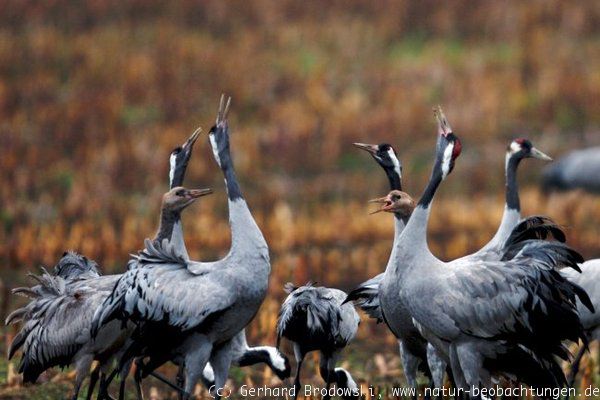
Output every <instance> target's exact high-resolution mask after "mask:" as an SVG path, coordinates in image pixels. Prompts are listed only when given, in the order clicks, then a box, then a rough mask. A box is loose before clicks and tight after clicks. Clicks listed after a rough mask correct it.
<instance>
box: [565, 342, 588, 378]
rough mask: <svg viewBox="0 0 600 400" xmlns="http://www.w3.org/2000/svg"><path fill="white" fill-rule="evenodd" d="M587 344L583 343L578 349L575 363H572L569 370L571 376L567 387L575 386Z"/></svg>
mask: <svg viewBox="0 0 600 400" xmlns="http://www.w3.org/2000/svg"><path fill="white" fill-rule="evenodd" d="M585 350H586V346H585V345H582V346H581V347H580V348H579V351H577V355H576V356H575V358H574V359H573V363H571V370H570V371H569V377H568V378H567V385H568V386H567V387H569V388H572V387H575V379H576V378H577V373H579V364H580V363H581V359H582V358H583V354H584V353H585Z"/></svg>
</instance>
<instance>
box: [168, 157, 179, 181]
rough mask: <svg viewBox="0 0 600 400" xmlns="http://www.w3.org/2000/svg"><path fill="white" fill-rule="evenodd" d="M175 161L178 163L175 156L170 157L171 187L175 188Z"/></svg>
mask: <svg viewBox="0 0 600 400" xmlns="http://www.w3.org/2000/svg"><path fill="white" fill-rule="evenodd" d="M175 161H177V156H176V155H175V154H171V157H169V164H170V166H171V168H170V169H169V186H173V178H174V177H175Z"/></svg>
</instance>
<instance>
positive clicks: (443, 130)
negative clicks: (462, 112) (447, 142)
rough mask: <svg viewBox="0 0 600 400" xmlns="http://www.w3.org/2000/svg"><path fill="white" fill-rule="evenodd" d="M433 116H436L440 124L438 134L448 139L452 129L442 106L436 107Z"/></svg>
mask: <svg viewBox="0 0 600 400" xmlns="http://www.w3.org/2000/svg"><path fill="white" fill-rule="evenodd" d="M433 115H434V116H435V119H436V120H437V123H438V133H439V134H440V135H442V136H444V137H447V136H448V135H449V134H451V133H452V127H451V126H450V123H449V122H448V120H447V119H446V115H445V114H444V111H443V110H442V106H437V107H434V108H433Z"/></svg>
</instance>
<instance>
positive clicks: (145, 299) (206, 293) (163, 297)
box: [92, 243, 236, 333]
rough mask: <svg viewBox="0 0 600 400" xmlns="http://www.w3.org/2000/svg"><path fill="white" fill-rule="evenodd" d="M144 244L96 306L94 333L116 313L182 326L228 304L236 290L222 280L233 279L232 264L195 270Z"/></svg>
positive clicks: (199, 321) (174, 256) (196, 323)
mask: <svg viewBox="0 0 600 400" xmlns="http://www.w3.org/2000/svg"><path fill="white" fill-rule="evenodd" d="M148 245H149V243H147V249H146V250H145V251H144V252H143V253H144V254H143V255H142V256H139V258H138V259H137V261H135V263H136V265H135V267H134V268H130V269H129V271H127V272H126V273H125V274H123V276H122V277H121V278H120V279H119V281H118V282H117V284H116V285H115V287H114V289H113V291H112V293H111V294H110V296H109V297H108V298H107V299H106V301H105V302H104V303H103V304H102V306H101V307H100V308H99V309H98V312H97V315H96V316H95V317H94V323H93V329H92V332H93V333H95V332H97V330H98V329H99V327H100V326H101V325H102V324H106V323H108V322H109V321H111V320H113V319H115V318H118V319H121V320H127V319H133V320H136V321H154V322H161V321H162V322H165V323H167V324H169V325H171V326H176V327H180V328H181V329H182V330H187V329H192V328H194V327H197V326H199V325H200V324H202V322H203V321H204V320H205V319H206V318H207V317H209V316H210V315H213V314H215V313H218V312H220V311H223V310H225V309H227V308H229V307H231V306H232V304H233V303H234V301H235V297H236V294H235V293H231V290H230V289H229V288H228V287H227V286H226V283H227V282H228V281H230V280H232V279H234V277H233V276H231V274H234V273H235V271H234V270H233V269H227V268H218V267H217V266H216V265H217V264H216V263H213V264H214V265H215V268H213V269H211V270H206V271H203V273H202V275H197V274H194V273H192V272H190V271H189V270H188V264H190V263H189V262H188V261H187V260H182V259H181V258H179V256H178V255H177V254H176V253H169V252H168V251H167V252H165V250H164V249H163V248H162V247H161V246H156V245H155V244H154V245H153V246H150V248H151V249H149V248H148ZM167 248H168V247H167ZM209 264H210V263H209Z"/></svg>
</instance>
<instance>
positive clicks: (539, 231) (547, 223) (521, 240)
mask: <svg viewBox="0 0 600 400" xmlns="http://www.w3.org/2000/svg"><path fill="white" fill-rule="evenodd" d="M548 239H554V241H557V242H560V243H564V242H565V241H566V236H565V233H564V232H563V231H562V227H561V226H560V225H558V224H556V223H555V222H554V221H553V220H551V219H550V218H548V217H545V216H540V215H534V216H531V217H527V218H525V219H523V220H522V221H521V222H519V224H518V225H517V226H516V227H514V229H513V230H512V232H511V234H510V236H509V237H508V239H506V241H505V242H504V246H503V249H502V252H503V257H502V260H510V259H512V258H513V257H515V256H516V255H517V254H518V253H519V251H520V250H521V249H522V248H523V246H525V245H526V244H527V243H529V242H531V241H544V240H548Z"/></svg>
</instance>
